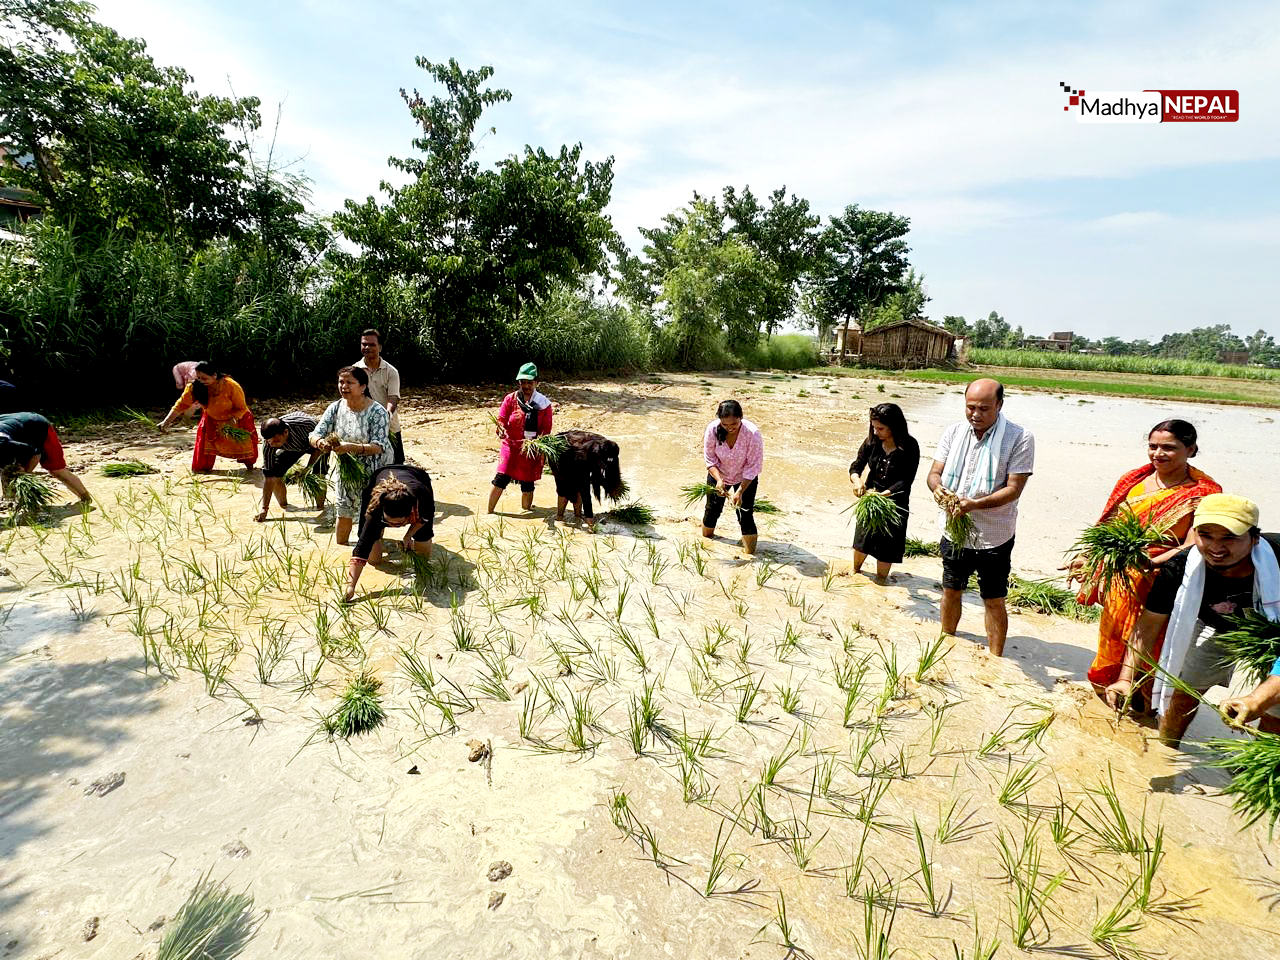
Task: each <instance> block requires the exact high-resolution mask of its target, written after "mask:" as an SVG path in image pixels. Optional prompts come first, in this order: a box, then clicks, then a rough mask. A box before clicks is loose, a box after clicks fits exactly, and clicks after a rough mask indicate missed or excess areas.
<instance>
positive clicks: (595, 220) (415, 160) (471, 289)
mask: <svg viewBox="0 0 1280 960" xmlns="http://www.w3.org/2000/svg"><path fill="white" fill-rule="evenodd" d="M416 62H417V64H418V66H419V67H420V68H421V69H423V70H425V71H426V72H427V73H428V74H429V75H430V76H431V78H432V79H433V80H435V81H436V82H437V83H439V84H441V85H443V86H444V88H445V91H446V95H445V96H443V97H439V96H433V97H431V98H430V99H427V98H424V97H423V96H422V95H421V94H420V93H419V92H418V91H417V90H414V91H413V93H412V94H410V93H407V92H405V91H404V90H401V91H400V96H401V98H402V99H403V100H404V102H405V104H406V105H407V106H408V108H409V112H410V113H411V114H412V116H413V118H414V120H415V121H416V122H417V123H418V125H419V126H420V127H421V135H420V136H418V137H416V138H415V139H414V140H413V146H414V147H415V148H416V149H417V150H418V151H420V155H418V156H413V157H409V158H406V159H398V158H395V157H393V158H391V160H390V161H389V163H390V164H391V165H392V166H393V167H395V168H396V169H398V170H401V171H403V172H404V173H406V174H408V175H409V177H410V180H409V182H408V183H407V184H406V185H405V186H403V187H395V186H392V185H391V184H389V183H386V182H383V184H382V185H381V190H382V192H383V193H384V194H385V195H386V197H387V201H386V202H385V203H379V202H378V201H377V200H376V199H375V198H374V197H372V196H371V197H368V198H367V199H366V200H364V201H363V202H356V201H354V200H348V201H347V202H346V204H345V209H344V210H342V211H340V212H339V213H338V214H336V215H335V216H334V223H335V225H336V226H337V228H338V229H339V230H340V231H341V232H342V234H343V235H344V236H346V237H347V238H348V239H349V240H351V241H352V242H354V243H355V244H357V245H358V246H359V247H360V248H361V254H360V256H359V257H358V258H355V259H353V260H351V261H349V262H348V263H347V264H346V269H347V270H349V271H355V272H357V273H359V274H361V275H362V277H363V279H362V280H361V283H362V284H364V285H366V286H371V287H372V288H373V289H395V290H398V291H400V292H402V293H403V294H404V295H405V296H407V297H408V301H409V302H408V304H407V315H408V316H411V317H415V318H420V319H419V320H418V322H417V326H416V327H415V328H414V329H412V330H410V331H406V332H407V333H409V334H411V335H412V336H413V337H414V338H415V339H416V340H417V341H418V342H419V343H420V344H421V345H423V346H424V347H425V348H427V349H428V350H430V351H431V352H432V353H434V354H435V355H436V357H437V358H438V359H439V361H440V363H441V365H442V366H444V367H454V368H456V367H458V366H459V365H462V364H464V363H466V362H474V361H475V359H476V355H475V354H474V353H470V354H469V353H468V348H470V347H472V346H474V345H477V344H480V343H483V344H485V346H486V348H491V346H492V345H493V344H494V343H501V342H502V341H503V330H504V327H505V325H506V324H507V323H508V322H510V321H512V320H514V319H518V317H519V315H520V311H521V308H522V305H524V304H525V303H528V302H530V301H536V300H538V299H539V298H541V297H544V296H546V295H548V294H549V292H550V291H551V290H552V289H553V288H554V287H555V285H556V284H557V283H560V282H576V281H577V280H578V279H579V278H580V277H581V276H583V275H584V274H592V273H595V272H599V271H601V270H602V269H603V267H604V265H605V250H606V247H607V245H609V244H610V243H612V242H613V239H614V231H613V227H612V224H611V223H610V221H609V218H608V217H607V216H606V215H605V213H604V209H605V207H606V205H607V204H608V202H609V194H610V191H611V189H612V183H613V158H612V157H610V158H609V159H607V160H605V161H604V162H602V163H591V162H589V161H587V162H584V161H582V148H581V145H580V144H579V145H576V146H574V147H561V148H560V150H559V152H558V153H557V154H551V153H548V152H546V151H545V150H543V149H541V148H538V149H535V148H533V147H526V148H525V151H524V155H523V156H515V155H512V156H509V157H507V158H506V159H504V160H501V161H499V162H498V163H497V164H496V165H495V167H494V168H493V169H481V167H480V164H479V162H478V161H477V160H476V159H475V156H474V154H475V140H474V136H475V130H476V126H477V124H478V123H479V121H480V117H481V115H482V114H483V112H484V110H485V109H486V108H487V107H489V106H492V105H493V104H496V103H501V102H504V101H507V100H510V99H511V93H510V92H509V91H507V90H502V89H491V88H488V87H485V86H484V83H485V81H487V80H488V79H489V78H490V77H491V76H492V75H493V69H492V68H491V67H487V66H486V67H481V68H480V69H479V70H476V71H472V70H463V69H462V67H460V66H459V65H458V63H457V61H456V60H452V59H451V60H450V61H449V62H448V63H447V64H438V63H432V62H430V61H429V60H426V59H425V58H422V57H418V58H417V61H416ZM491 130H492V128H491ZM405 322H411V321H405Z"/></svg>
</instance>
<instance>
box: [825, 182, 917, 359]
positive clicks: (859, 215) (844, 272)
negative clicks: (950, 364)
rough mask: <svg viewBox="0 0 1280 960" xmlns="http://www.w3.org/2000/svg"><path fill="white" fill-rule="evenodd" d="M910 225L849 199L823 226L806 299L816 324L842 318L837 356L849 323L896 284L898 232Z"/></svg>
mask: <svg viewBox="0 0 1280 960" xmlns="http://www.w3.org/2000/svg"><path fill="white" fill-rule="evenodd" d="M910 229H911V221H910V220H909V219H908V218H907V217H899V216H897V215H895V214H893V213H886V212H881V211H878V210H863V209H861V208H860V207H859V206H858V205H857V204H851V205H849V206H848V207H846V208H845V211H844V213H843V214H841V215H840V216H837V217H832V218H831V220H830V222H829V223H828V224H827V228H826V230H824V231H823V234H822V240H821V246H820V253H819V256H818V259H817V264H816V269H815V272H814V277H813V282H814V283H815V284H816V286H817V290H816V292H815V295H814V296H813V297H811V300H810V303H811V308H812V309H813V310H814V315H815V319H816V320H817V322H818V325H819V329H822V328H824V327H825V328H826V329H830V328H831V327H833V326H835V324H836V323H837V322H839V321H843V323H844V329H845V339H844V341H843V342H842V343H841V346H840V358H841V360H843V359H844V353H845V345H846V344H847V342H848V331H849V323H850V322H851V321H853V320H856V319H860V318H861V317H862V316H863V314H864V312H865V311H867V310H869V309H870V308H872V307H875V306H878V305H879V304H880V303H882V302H883V301H884V299H885V297H887V296H889V295H890V294H892V293H896V292H897V291H899V290H900V289H902V283H903V278H904V276H905V274H906V272H907V253H908V251H909V249H910V248H909V247H908V246H907V242H906V241H905V240H903V239H902V238H903V237H905V236H906V235H907V232H908V231H909V230H910Z"/></svg>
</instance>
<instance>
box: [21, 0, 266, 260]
mask: <svg viewBox="0 0 1280 960" xmlns="http://www.w3.org/2000/svg"><path fill="white" fill-rule="evenodd" d="M91 11H92V7H91V6H89V5H88V4H83V3H74V2H70V3H69V2H59V0H5V2H4V3H3V5H0V35H3V37H4V38H5V39H4V41H3V45H2V46H0V136H2V137H3V139H4V140H5V141H7V143H8V145H9V146H10V147H12V148H13V150H14V152H15V153H17V154H19V155H22V154H29V155H31V157H32V158H33V162H31V163H30V164H28V165H25V166H21V167H18V168H16V169H11V170H10V171H8V172H7V173H6V176H8V177H9V178H10V179H11V181H12V182H13V183H15V184H16V185H18V186H22V187H26V188H28V189H31V190H33V191H34V192H35V193H37V194H38V195H39V196H40V197H41V198H42V199H43V201H44V202H45V204H46V207H47V210H48V212H49V214H51V215H52V216H53V217H54V218H56V219H57V220H59V221H60V222H62V223H68V224H70V223H74V224H75V229H76V233H77V235H79V236H82V237H90V236H95V235H96V236H101V235H102V234H104V233H105V232H107V231H116V232H123V233H124V234H126V235H133V236H154V235H167V236H170V237H175V238H183V239H185V240H188V241H190V242H191V243H192V244H193V245H195V246H196V247H199V246H202V245H204V244H206V243H208V242H210V241H211V240H213V239H214V238H217V237H223V236H228V235H232V234H235V233H237V232H238V231H239V230H240V229H241V228H242V226H243V222H244V218H245V214H246V210H245V206H244V198H243V192H242V190H243V187H244V184H245V180H246V177H245V154H246V151H247V144H246V142H245V141H243V140H233V139H230V138H229V136H228V131H229V130H242V131H252V130H255V129H257V127H258V125H259V115H258V104H259V101H258V100H257V99H256V98H253V97H246V98H242V99H237V98H235V97H230V98H228V97H210V96H201V95H200V94H198V93H197V92H195V91H194V90H191V89H189V88H190V84H191V77H190V76H189V75H188V74H187V73H186V72H185V71H183V70H181V69H180V68H178V67H160V66H157V65H156V63H155V62H154V61H153V60H152V59H151V57H150V56H148V55H147V52H146V44H145V43H144V42H143V41H141V40H136V39H127V38H124V37H121V36H120V35H119V34H118V33H116V32H115V31H114V30H112V29H111V28H110V27H107V26H104V25H102V24H100V23H96V22H94V21H93V20H92V19H91V18H90V13H91Z"/></svg>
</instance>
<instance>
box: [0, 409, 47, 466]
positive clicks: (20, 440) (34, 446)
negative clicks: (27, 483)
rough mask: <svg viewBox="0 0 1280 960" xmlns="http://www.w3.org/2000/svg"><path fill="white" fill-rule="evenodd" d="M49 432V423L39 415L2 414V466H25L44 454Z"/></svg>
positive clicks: (0, 430)
mask: <svg viewBox="0 0 1280 960" xmlns="http://www.w3.org/2000/svg"><path fill="white" fill-rule="evenodd" d="M49 430H50V425H49V421H48V420H46V419H45V418H44V417H42V416H40V414H38V413H24V412H19V413H4V414H0V445H2V446H3V456H4V459H3V461H0V465H3V464H9V463H23V464H25V463H26V462H27V461H28V460H30V459H31V458H32V457H34V456H35V455H36V454H37V453H42V452H43V450H44V446H45V442H46V441H47V440H48V438H49Z"/></svg>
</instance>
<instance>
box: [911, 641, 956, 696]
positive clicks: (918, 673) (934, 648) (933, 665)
mask: <svg viewBox="0 0 1280 960" xmlns="http://www.w3.org/2000/svg"><path fill="white" fill-rule="evenodd" d="M950 652H951V647H950V645H949V644H948V640H947V635H946V634H939V635H938V636H937V638H936V639H935V640H933V641H932V642H931V643H928V644H923V645H921V647H920V657H919V659H918V660H916V669H915V672H914V673H913V674H912V676H913V677H914V678H915V681H916V682H917V683H926V684H932V683H937V682H938V680H937V678H936V677H935V676H934V671H935V670H936V669H937V668H938V667H940V666H941V665H942V662H943V661H944V660H946V658H947V654H948V653H950Z"/></svg>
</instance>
